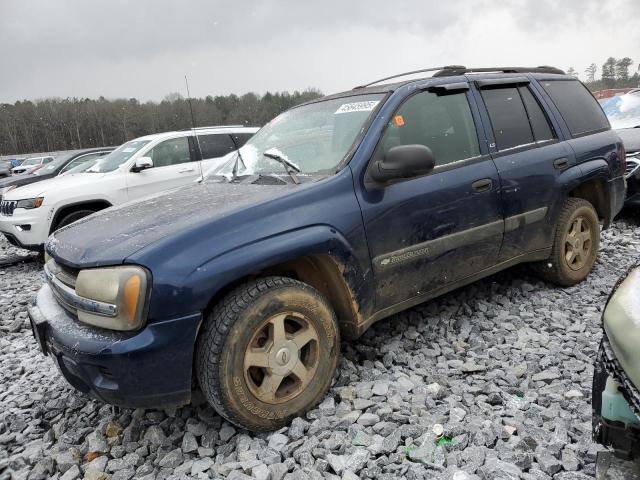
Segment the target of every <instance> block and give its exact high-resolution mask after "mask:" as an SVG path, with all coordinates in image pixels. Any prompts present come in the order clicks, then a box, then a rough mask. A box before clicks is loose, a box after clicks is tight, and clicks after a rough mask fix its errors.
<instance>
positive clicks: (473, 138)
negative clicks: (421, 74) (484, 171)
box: [381, 92, 480, 165]
mask: <svg viewBox="0 0 640 480" xmlns="http://www.w3.org/2000/svg"><path fill="white" fill-rule="evenodd" d="M411 144H420V145H425V146H427V147H429V148H430V149H431V151H432V152H433V156H434V158H435V161H436V165H446V164H448V163H451V162H456V161H458V160H464V159H466V158H471V157H476V156H478V155H480V148H479V146H478V135H477V133H476V128H475V123H474V121H473V117H472V115H471V109H470V107H469V102H468V100H467V96H466V94H465V93H454V94H448V95H438V94H436V93H433V92H421V93H418V94H416V95H414V96H413V97H411V98H409V99H408V100H407V101H406V102H405V103H404V104H403V105H402V106H401V107H400V108H399V109H398V111H397V112H396V113H395V114H394V116H393V118H392V119H391V122H389V125H388V126H387V129H386V130H385V133H384V136H383V138H382V143H381V145H382V152H383V154H386V153H387V152H388V151H389V149H390V148H392V147H395V146H398V145H411Z"/></svg>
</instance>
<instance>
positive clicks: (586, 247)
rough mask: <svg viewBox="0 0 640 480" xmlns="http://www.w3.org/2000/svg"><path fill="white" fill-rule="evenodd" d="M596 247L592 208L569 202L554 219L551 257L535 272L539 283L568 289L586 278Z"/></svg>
mask: <svg viewBox="0 0 640 480" xmlns="http://www.w3.org/2000/svg"><path fill="white" fill-rule="evenodd" d="M599 247H600V222H599V221H598V214H597V213H596V210H595V209H594V208H593V205H591V203H589V202H587V201H586V200H583V199H582V198H569V199H567V200H566V202H565V204H564V205H563V207H562V211H561V212H560V216H559V218H558V223H557V225H556V232H555V236H554V241H553V247H552V250H551V255H550V256H549V259H548V260H544V261H542V262H539V263H538V264H536V265H535V268H536V270H537V272H538V273H539V275H540V276H541V277H542V278H543V279H545V280H548V281H550V282H553V283H556V284H558V285H561V286H563V287H570V286H572V285H575V284H577V283H580V282H581V281H583V280H584V279H585V278H587V275H589V272H590V271H591V269H592V268H593V264H594V263H595V261H596V257H597V255H598V249H599Z"/></svg>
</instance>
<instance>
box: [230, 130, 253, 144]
mask: <svg viewBox="0 0 640 480" xmlns="http://www.w3.org/2000/svg"><path fill="white" fill-rule="evenodd" d="M253 135H254V134H253V133H232V134H231V136H232V137H233V139H234V140H235V141H236V143H237V144H238V148H240V147H241V146H243V145H244V144H245V143H247V140H249V139H250V138H251V137H253Z"/></svg>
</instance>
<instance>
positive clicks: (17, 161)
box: [10, 158, 24, 168]
mask: <svg viewBox="0 0 640 480" xmlns="http://www.w3.org/2000/svg"><path fill="white" fill-rule="evenodd" d="M10 162H11V168H13V167H17V166H18V165H21V164H22V162H24V158H12V159H11V160H10Z"/></svg>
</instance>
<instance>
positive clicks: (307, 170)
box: [29, 66, 625, 430]
mask: <svg viewBox="0 0 640 480" xmlns="http://www.w3.org/2000/svg"><path fill="white" fill-rule="evenodd" d="M398 77H399V76H398ZM384 80H388V79H384ZM377 83H379V82H376V84H377ZM624 171H625V159H624V153H623V149H622V144H621V141H620V139H619V138H618V136H617V135H616V134H615V133H614V132H613V131H611V129H610V126H609V123H608V121H607V119H606V117H605V115H604V113H603V112H602V109H601V108H600V106H599V105H598V103H597V101H596V100H595V99H594V98H593V97H592V95H591V94H590V93H589V91H588V90H587V89H586V88H585V87H584V85H583V84H582V83H580V82H579V81H578V80H576V79H575V78H573V77H571V76H567V75H564V74H563V72H562V71H560V70H557V69H554V68H551V67H538V68H529V69H527V68H491V69H466V68H464V67H458V66H452V67H444V68H442V69H439V70H438V71H437V72H435V74H433V76H432V77H429V78H425V79H421V80H411V81H404V82H399V83H391V84H385V85H382V86H375V85H374V84H370V85H368V86H363V87H357V88H354V89H353V90H350V91H347V92H343V93H339V94H336V95H331V96H327V97H324V98H321V99H319V100H316V101H313V102H310V103H307V104H304V105H301V106H298V107H296V108H293V109H291V110H289V111H287V112H285V113H283V114H282V115H280V116H278V117H277V118H275V119H274V120H273V121H271V122H270V123H269V124H268V125H266V126H265V127H264V128H262V129H261V130H260V131H259V132H258V133H257V134H256V135H255V136H254V137H253V138H252V139H250V140H249V141H248V142H247V143H246V145H244V146H243V147H242V148H240V149H239V150H238V151H237V152H234V153H232V154H230V156H229V158H228V159H226V161H225V162H223V163H222V165H221V166H219V167H217V168H215V169H213V170H211V171H209V172H206V174H205V175H204V178H203V179H202V181H201V182H199V183H197V184H194V185H192V186H189V187H186V188H182V189H179V190H175V191H170V192H167V193H165V194H163V195H159V196H155V197H151V198H147V199H145V200H144V201H139V202H136V203H131V204H128V205H125V206H121V207H118V208H110V209H107V210H104V211H101V212H99V213H97V214H95V215H91V216H90V217H87V218H84V219H82V220H79V221H78V222H76V223H74V224H72V225H70V226H69V227H65V228H62V229H60V230H58V231H57V232H56V233H54V234H53V235H52V237H50V239H49V242H48V244H47V248H46V250H47V261H46V266H45V275H46V279H47V282H46V283H45V285H44V286H43V287H42V289H41V290H40V292H39V293H38V295H37V299H36V300H35V302H34V304H33V305H32V306H31V307H30V309H29V312H30V318H31V320H32V325H33V330H34V334H35V336H36V338H37V340H38V342H39V344H40V346H41V348H42V349H43V351H44V352H45V353H48V354H49V355H51V356H52V357H54V358H55V361H56V362H57V364H58V365H59V367H60V370H61V371H62V373H63V375H64V376H65V378H66V379H67V380H68V381H69V382H70V383H71V384H72V385H73V386H74V387H76V388H77V389H78V390H81V391H83V392H87V393H91V394H93V395H94V396H95V397H97V398H99V399H101V400H103V401H105V402H109V403H113V404H117V405H122V406H129V407H150V406H160V405H167V404H173V405H180V404H184V403H187V402H189V400H190V397H191V392H192V390H193V389H194V388H197V387H198V386H199V387H200V388H201V389H202V391H203V392H204V395H205V396H206V398H207V399H208V401H209V402H210V403H211V404H212V405H213V406H214V407H215V408H216V410H217V411H218V412H219V413H220V414H221V415H222V416H224V417H225V418H227V419H228V420H229V421H231V422H233V423H235V424H238V425H241V426H243V427H246V428H248V429H251V430H270V429H275V428H278V427H281V426H282V425H284V424H285V423H286V422H287V421H288V420H289V419H291V418H292V417H294V416H297V415H302V414H304V412H305V411H306V410H307V409H309V408H311V407H312V406H313V405H314V404H316V403H317V402H318V401H319V400H321V399H322V397H323V395H324V394H325V393H326V391H327V389H328V388H329V386H330V384H331V381H332V378H333V375H334V371H335V368H336V364H337V361H338V355H339V348H340V337H343V338H345V337H346V338H349V339H355V338H357V337H358V336H359V335H361V334H362V333H363V332H364V331H365V330H366V329H367V328H368V327H369V326H370V325H371V324H373V323H374V322H376V321H377V320H380V319H382V318H385V317H388V316H389V315H391V314H393V313H396V312H399V311H401V310H404V309H407V308H410V307H412V306H414V305H416V304H419V303H421V302H424V301H426V300H429V299H430V298H433V297H435V296H438V295H441V294H443V293H445V292H447V291H450V290H453V289H455V288H458V287H460V286H462V285H465V284H468V283H470V282H473V281H474V280H477V279H479V278H482V277H485V276H487V275H490V274H492V273H495V272H497V271H499V270H502V269H505V268H507V267H510V266H512V265H515V264H519V263H523V262H532V264H533V266H534V268H535V269H536V270H537V271H538V272H539V273H540V275H542V276H543V277H544V278H545V279H548V280H549V281H552V282H555V283H557V284H559V285H562V286H568V285H573V284H575V283H577V282H580V281H581V280H583V279H584V278H585V277H586V276H587V275H588V273H589V271H590V270H591V268H592V266H593V264H594V262H595V259H596V255H597V252H598V246H599V235H600V224H602V225H603V226H604V228H607V227H608V225H609V224H610V222H611V220H612V218H613V217H614V216H615V215H616V214H617V213H618V211H619V210H620V208H621V207H622V204H623V201H624V196H625V182H624V178H623V174H624ZM143 174H144V173H143Z"/></svg>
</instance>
